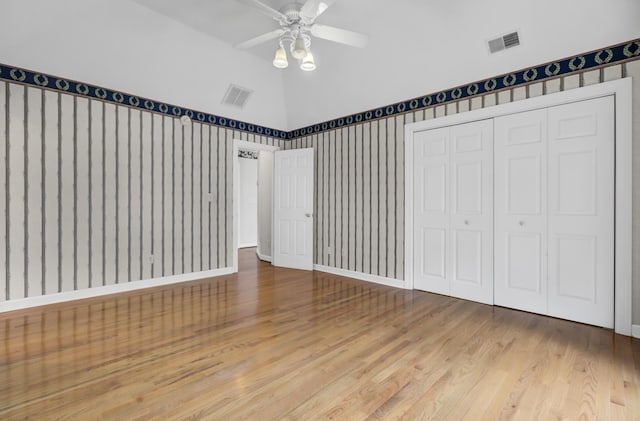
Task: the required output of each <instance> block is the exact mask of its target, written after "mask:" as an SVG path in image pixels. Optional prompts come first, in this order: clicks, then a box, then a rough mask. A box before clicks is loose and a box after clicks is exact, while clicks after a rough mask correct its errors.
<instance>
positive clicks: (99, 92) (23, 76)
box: [0, 64, 288, 139]
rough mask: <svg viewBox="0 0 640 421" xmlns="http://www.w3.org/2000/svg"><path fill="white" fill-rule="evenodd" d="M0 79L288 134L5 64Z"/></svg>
mask: <svg viewBox="0 0 640 421" xmlns="http://www.w3.org/2000/svg"><path fill="white" fill-rule="evenodd" d="M0 79H4V80H8V81H10V82H18V83H22V84H25V85H31V86H36V87H39V88H45V89H49V90H53V91H59V92H63V93H68V94H73V95H80V96H84V97H87V98H95V99H98V100H101V101H106V102H110V103H113V104H118V105H126V106H128V107H132V108H138V109H140V110H145V111H152V112H156V113H160V114H165V115H168V116H171V117H182V116H185V115H186V116H187V117H189V118H191V119H192V120H195V121H199V122H203V123H209V124H213V125H216V126H220V127H226V128H229V129H235V130H241V131H244V132H249V133H255V134H258V135H265V136H272V137H275V138H280V139H287V138H288V133H287V132H285V131H282V130H277V129H272V128H269V127H264V126H259V125H256V124H252V123H247V122H244V121H238V120H233V119H231V118H225V117H220V116H217V115H213V114H208V113H204V112H201V111H196V110H192V109H189V108H184V107H179V106H177V105H171V104H165V103H163V102H158V101H154V100H151V99H147V98H142V97H138V96H135V95H130V94H127V93H124V92H118V91H114V90H111V89H107V88H102V87H99V86H94V85H90V84H86V83H81V82H76V81H73V80H69V79H65V78H61V77H57V76H51V75H47V74H44V73H38V72H34V71H31V70H27V69H21V68H19V67H13V66H8V65H5V64H0Z"/></svg>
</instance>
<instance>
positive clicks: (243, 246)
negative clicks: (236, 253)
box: [238, 243, 258, 249]
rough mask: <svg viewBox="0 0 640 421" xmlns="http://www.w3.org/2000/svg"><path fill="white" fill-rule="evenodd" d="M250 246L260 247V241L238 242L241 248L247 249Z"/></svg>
mask: <svg viewBox="0 0 640 421" xmlns="http://www.w3.org/2000/svg"><path fill="white" fill-rule="evenodd" d="M249 247H258V243H240V244H238V248H239V249H245V248H249Z"/></svg>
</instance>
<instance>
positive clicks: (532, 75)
mask: <svg viewBox="0 0 640 421" xmlns="http://www.w3.org/2000/svg"><path fill="white" fill-rule="evenodd" d="M636 58H640V38H639V39H636V40H632V41H629V42H625V43H622V44H618V45H614V46H611V47H606V48H603V49H600V50H595V51H591V52H589V53H584V54H580V55H576V56H573V57H568V58H565V59H562V60H558V61H554V62H550V63H546V64H542V65H539V66H535V67H530V68H527V69H523V70H519V71H515V72H512V73H506V74H503V75H500V76H496V77H492V78H489V79H484V80H481V81H477V82H473V83H469V84H467V85H462V86H458V87H455V88H452V89H447V90H444V91H440V92H435V93H432V94H429V95H425V96H421V97H417V98H413V99H409V100H406V101H402V102H398V103H395V104H391V105H387V106H383V107H380V108H374V109H371V110H368V111H364V112H361V113H356V114H351V115H348V116H345V117H340V118H336V119H333V120H328V121H324V122H322V123H317V124H313V125H311V126H307V127H303V128H300V129H296V130H293V131H290V132H289V133H288V136H287V137H288V139H293V138H296V137H300V136H307V135H310V134H315V133H320V132H323V131H326V130H332V129H335V128H338V127H344V126H349V125H351V124H354V123H361V122H363V121H369V120H375V119H378V118H384V117H390V116H393V115H396V114H402V113H405V112H408V111H417V110H420V109H424V108H428V107H431V106H434V105H442V104H446V103H449V102H452V101H459V100H461V99H465V98H470V97H474V96H479V95H483V94H487V93H491V92H497V91H500V90H502V89H510V88H514V87H517V86H518V85H527V84H530V83H535V82H539V81H543V80H545V79H552V78H555V77H559V76H566V75H568V74H571V73H574V72H582V71H585V70H587V69H591V68H597V67H602V66H609V65H612V64H615V63H620V62H624V61H629V60H633V59H636Z"/></svg>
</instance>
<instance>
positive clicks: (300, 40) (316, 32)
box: [236, 0, 368, 71]
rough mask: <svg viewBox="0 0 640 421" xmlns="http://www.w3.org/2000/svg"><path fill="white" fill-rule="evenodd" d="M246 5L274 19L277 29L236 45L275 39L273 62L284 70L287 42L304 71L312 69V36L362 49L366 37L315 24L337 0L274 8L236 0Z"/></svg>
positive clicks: (256, 0) (255, 1)
mask: <svg viewBox="0 0 640 421" xmlns="http://www.w3.org/2000/svg"><path fill="white" fill-rule="evenodd" d="M238 1H239V2H240V3H244V4H246V5H248V6H252V7H254V8H256V9H258V10H259V11H260V12H262V13H264V14H265V15H267V16H269V17H271V18H273V19H275V20H276V21H277V22H278V23H279V24H280V28H278V29H276V30H274V31H271V32H267V33H266V34H262V35H259V36H257V37H254V38H251V39H249V40H247V41H245V42H242V43H240V44H238V45H236V48H241V49H245V48H251V47H254V46H256V45H259V44H262V43H265V42H268V41H271V40H274V39H278V43H279V47H278V49H277V50H276V54H275V58H274V59H273V65H274V66H275V67H277V68H279V69H284V68H286V67H287V66H288V65H289V62H288V60H287V52H286V51H285V48H284V47H285V45H286V44H289V50H290V52H291V55H292V56H293V57H294V58H296V59H298V61H299V63H300V68H301V69H302V70H305V71H311V70H315V68H316V64H315V61H314V60H313V54H311V51H310V50H309V48H310V47H311V36H314V37H317V38H322V39H326V40H329V41H333V42H338V43H341V44H345V45H349V46H352V47H359V48H364V47H365V46H366V45H367V41H368V37H367V36H366V35H363V34H359V33H357V32H353V31H348V30H346V29H340V28H336V27H333V26H327V25H321V24H319V23H316V19H317V18H318V17H319V16H320V15H321V14H322V13H324V11H325V10H327V8H329V6H331V5H332V4H333V3H335V1H336V0H306V2H304V3H290V4H287V5H285V6H283V7H282V8H281V9H280V10H276V9H274V8H272V7H271V6H269V5H266V4H264V3H263V2H261V1H260V0H238Z"/></svg>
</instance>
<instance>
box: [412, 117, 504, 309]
mask: <svg viewBox="0 0 640 421" xmlns="http://www.w3.org/2000/svg"><path fill="white" fill-rule="evenodd" d="M492 131H493V123H492V121H491V120H486V121H477V122H473V123H468V124H463V125H460V126H455V127H446V128H442V129H433V130H428V131H424V132H418V133H415V134H414V229H415V234H414V259H413V261H414V268H413V276H414V287H415V288H416V289H421V290H424V291H430V292H435V293H439V294H446V295H451V296H454V297H459V298H464V299H467V300H473V301H479V302H483V303H488V304H491V303H493V279H492V276H493V253H492V248H493V242H492V238H493V213H492V212H493V210H492V208H493V196H492V188H493V177H492V162H491V161H492V147H491V145H492V136H493V133H492Z"/></svg>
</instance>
